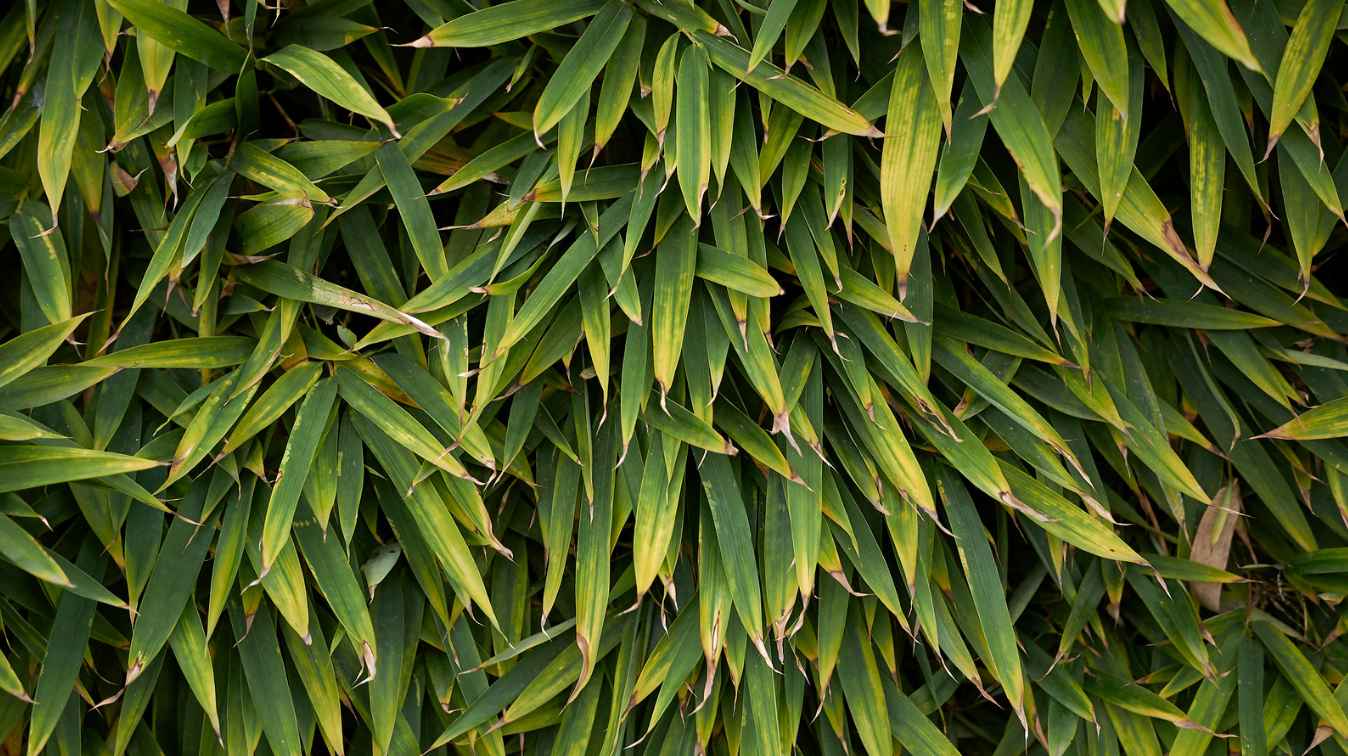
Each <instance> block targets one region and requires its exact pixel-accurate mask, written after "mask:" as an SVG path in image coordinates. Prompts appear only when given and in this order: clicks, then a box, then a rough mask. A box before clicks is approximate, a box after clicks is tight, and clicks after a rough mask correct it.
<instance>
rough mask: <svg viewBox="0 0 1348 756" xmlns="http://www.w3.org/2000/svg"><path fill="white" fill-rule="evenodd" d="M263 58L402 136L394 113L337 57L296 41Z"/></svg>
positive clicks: (325, 95) (398, 136)
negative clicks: (336, 59)
mask: <svg viewBox="0 0 1348 756" xmlns="http://www.w3.org/2000/svg"><path fill="white" fill-rule="evenodd" d="M262 62H264V63H270V64H272V65H274V66H277V67H279V68H283V69H285V70H286V71H287V72H289V73H290V75H291V76H294V77H295V78H296V79H298V80H299V82H300V83H301V84H303V85H304V86H306V87H308V88H309V89H310V90H312V91H313V92H314V93H316V94H318V95H319V96H320V97H323V98H325V99H327V100H330V101H332V102H333V103H336V104H337V105H339V106H341V107H343V108H346V109H347V110H349V111H351V112H352V113H359V114H361V115H363V116H366V117H367V118H371V119H373V120H376V121H379V122H380V123H382V124H384V125H385V126H387V127H388V130H389V131H390V132H392V133H393V137H394V138H395V139H398V138H400V137H401V135H400V134H399V133H398V126H397V124H395V123H394V122H393V117H392V116H390V115H389V114H388V111H386V110H384V109H383V108H382V107H380V105H379V103H378V102H377V101H376V100H375V99H374V97H372V96H371V95H370V93H369V92H368V91H367V90H366V89H365V87H363V86H361V84H360V82H358V81H356V79H355V78H353V77H352V76H351V74H349V73H347V72H346V70H345V69H343V68H342V67H341V66H339V65H337V62H336V61H334V60H333V59H332V58H329V57H328V56H326V55H324V54H323V53H321V52H319V51H317V50H314V49H312V48H308V47H301V46H299V45H286V46H285V47H283V48H281V49H280V50H277V51H276V52H274V53H272V54H271V55H268V56H267V57H265V58H262Z"/></svg>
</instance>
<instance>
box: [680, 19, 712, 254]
mask: <svg viewBox="0 0 1348 756" xmlns="http://www.w3.org/2000/svg"><path fill="white" fill-rule="evenodd" d="M709 67H710V63H709V61H708V60H707V53H706V51H705V50H703V48H702V47H701V46H699V45H692V46H689V47H687V48H685V49H684V51H683V55H682V56H680V58H679V75H678V86H677V87H676V88H675V90H674V91H675V94H676V97H677V102H676V110H675V121H674V124H675V128H676V129H677V131H676V134H675V137H676V139H675V160H674V162H675V164H676V165H677V166H678V174H679V189H680V190H681V191H682V192H683V201H684V204H685V205H686V206H687V207H688V217H690V218H692V219H693V226H694V227H697V226H699V225H701V221H702V195H703V194H705V193H706V191H707V184H708V182H710V181H711V123H710V120H709V116H708V109H707V102H708V97H709V95H708V90H707V86H708V83H707V82H708V77H709V74H710V72H709V71H708V68H709Z"/></svg>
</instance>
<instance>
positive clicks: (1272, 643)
mask: <svg viewBox="0 0 1348 756" xmlns="http://www.w3.org/2000/svg"><path fill="white" fill-rule="evenodd" d="M1251 624H1252V625H1253V627H1254V634H1255V635H1256V636H1258V637H1259V641H1260V642H1261V643H1262V644H1263V645H1264V648H1265V649H1266V650H1267V651H1268V653H1269V656H1272V657H1273V661H1274V663H1275V664H1276V665H1277V667H1278V669H1279V670H1281V671H1282V674H1283V678H1284V679H1286V680H1287V681H1288V682H1289V683H1291V685H1292V687H1293V688H1294V689H1295V690H1296V692H1297V693H1299V694H1301V698H1302V700H1304V701H1305V702H1306V705H1307V706H1309V707H1310V708H1311V710H1312V711H1314V712H1315V713H1316V714H1318V715H1319V716H1320V717H1321V719H1323V720H1324V721H1325V723H1326V724H1327V725H1328V726H1329V727H1331V728H1333V730H1334V731H1335V732H1336V733H1338V734H1339V736H1340V737H1344V736H1345V734H1346V733H1348V716H1346V715H1345V714H1344V712H1343V707H1342V706H1340V705H1339V701H1338V699H1337V698H1335V696H1334V694H1333V693H1332V692H1331V691H1330V690H1329V687H1328V686H1327V685H1325V682H1324V680H1323V679H1321V677H1320V674H1319V673H1318V672H1316V671H1315V667H1313V666H1311V663H1310V661H1309V660H1307V659H1306V657H1305V655H1303V654H1302V653H1301V651H1300V650H1298V649H1297V647H1296V645H1295V644H1293V643H1292V641H1291V640H1289V639H1288V638H1287V633H1286V631H1285V630H1283V629H1282V627H1280V626H1279V625H1278V624H1277V623H1276V621H1274V620H1273V619H1272V618H1270V617H1268V616H1267V615H1264V614H1262V613H1260V614H1258V615H1256V616H1255V621H1254V622H1253V623H1251Z"/></svg>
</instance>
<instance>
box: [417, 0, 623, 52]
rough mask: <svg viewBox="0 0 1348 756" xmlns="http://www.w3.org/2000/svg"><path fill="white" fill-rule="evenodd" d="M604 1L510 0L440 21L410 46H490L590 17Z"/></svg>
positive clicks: (599, 8)
mask: <svg viewBox="0 0 1348 756" xmlns="http://www.w3.org/2000/svg"><path fill="white" fill-rule="evenodd" d="M603 7H604V0H562V2H554V1H553V0H512V1H511V2H508V3H501V4H500V5H495V6H492V7H490V8H483V9H482V10H478V11H474V12H472V13H467V14H465V15H462V16H459V17H458V18H456V19H454V20H452V21H450V22H448V23H445V24H441V25H440V26H437V27H435V28H434V29H432V30H431V32H430V33H429V34H427V35H426V36H424V37H420V38H418V39H417V40H416V41H414V42H412V43H411V46H412V47H491V46H494V45H499V44H501V43H502V42H509V41H510V40H512V39H519V38H520V37H525V36H528V35H530V34H538V33H539V32H545V31H548V30H550V29H553V28H556V27H558V26H561V25H563V24H569V23H571V22H572V21H579V20H580V19H582V18H586V17H587V16H593V15H594V14H596V13H598V12H599V11H600V10H601V9H602V8H603Z"/></svg>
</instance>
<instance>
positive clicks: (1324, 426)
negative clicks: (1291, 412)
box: [1260, 397, 1348, 441]
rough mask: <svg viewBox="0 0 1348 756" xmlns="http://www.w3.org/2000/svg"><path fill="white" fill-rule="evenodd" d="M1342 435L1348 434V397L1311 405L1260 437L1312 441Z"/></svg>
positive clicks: (1340, 436)
mask: <svg viewBox="0 0 1348 756" xmlns="http://www.w3.org/2000/svg"><path fill="white" fill-rule="evenodd" d="M1344 436H1348V397H1344V398H1341V399H1335V400H1332V401H1329V402H1325V403H1324V404H1321V405H1318V406H1315V407H1312V408H1310V409H1309V410H1306V411H1305V412H1303V413H1301V414H1300V415H1297V416H1296V417H1294V418H1292V419H1291V420H1289V421H1287V422H1286V423H1283V424H1282V425H1280V426H1278V427H1277V428H1274V429H1273V430H1271V431H1269V432H1267V433H1265V434H1263V436H1260V438H1277V439H1284V440H1293V441H1314V440H1318V439H1328V438H1342V437H1344Z"/></svg>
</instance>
